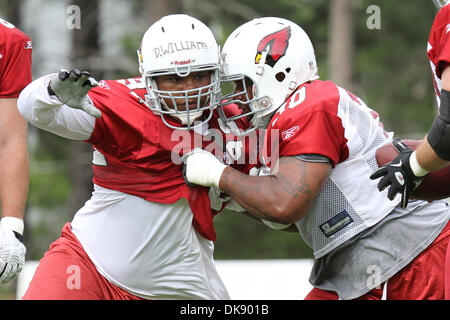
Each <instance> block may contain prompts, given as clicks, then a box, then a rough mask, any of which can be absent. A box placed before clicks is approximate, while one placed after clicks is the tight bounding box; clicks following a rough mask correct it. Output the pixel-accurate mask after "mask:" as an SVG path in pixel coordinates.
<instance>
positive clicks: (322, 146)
mask: <svg viewBox="0 0 450 320" xmlns="http://www.w3.org/2000/svg"><path fill="white" fill-rule="evenodd" d="M296 127H298V128H296ZM291 135H292V136H291ZM345 145H346V139H345V137H344V128H343V126H342V121H341V119H340V118H339V117H338V116H337V115H335V114H333V113H332V112H328V111H326V110H316V111H313V112H309V113H308V114H305V115H303V116H302V117H301V118H300V119H299V124H298V126H293V127H292V128H288V129H286V130H283V131H282V132H280V157H283V156H297V155H301V154H320V155H322V156H325V157H327V158H329V159H330V160H331V163H332V165H333V167H335V166H336V165H337V164H338V163H339V162H340V161H341V159H342V158H343V150H345Z"/></svg>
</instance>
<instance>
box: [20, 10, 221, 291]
mask: <svg viewBox="0 0 450 320" xmlns="http://www.w3.org/2000/svg"><path fill="white" fill-rule="evenodd" d="M138 58H139V67H140V68H139V69H140V71H141V74H142V76H141V77H137V78H131V79H122V80H115V81H100V82H97V81H95V79H93V78H92V77H91V76H90V75H89V73H87V72H80V71H78V70H72V71H64V70H63V71H61V72H60V73H59V74H51V75H47V76H44V77H42V78H40V79H37V80H35V81H34V82H32V84H30V85H29V86H28V87H27V88H26V89H25V90H24V92H23V93H22V94H21V95H20V98H19V110H20V112H21V113H22V114H23V116H24V117H25V118H26V119H28V121H29V122H30V123H32V124H33V125H35V126H37V127H39V128H42V129H44V130H47V131H50V132H53V133H55V134H57V135H60V136H62V137H66V138H69V139H76V140H84V141H87V142H89V143H91V144H92V145H93V147H94V158H93V171H94V178H93V182H94V192H93V194H92V197H91V199H90V200H89V201H87V202H86V204H85V205H84V206H83V207H82V208H81V209H80V210H79V211H78V212H77V213H76V214H75V216H74V218H73V220H72V221H71V222H70V223H68V224H66V225H65V226H64V228H63V230H62V234H61V237H60V238H59V239H57V240H56V241H55V242H54V243H53V244H52V245H51V247H50V249H49V250H48V251H47V252H46V253H45V255H44V257H43V258H42V259H41V260H40V263H39V266H38V268H37V270H36V273H35V275H34V277H33V279H32V280H31V283H30V285H29V287H28V290H27V291H26V293H25V295H24V297H23V299H229V296H228V293H227V290H226V288H225V286H224V284H223V283H222V280H221V279H220V277H219V275H218V273H217V271H216V269H215V266H214V260H213V249H214V241H215V239H216V234H215V231H214V227H213V214H212V210H211V201H210V198H209V195H208V193H209V191H211V190H209V189H208V188H204V187H200V188H199V187H195V188H190V187H188V186H187V185H186V183H185V181H184V179H183V176H182V166H181V159H180V158H181V156H182V155H183V153H184V152H188V151H190V150H192V149H193V147H194V146H198V147H205V148H207V147H210V144H211V143H212V139H210V138H211V136H214V134H215V131H214V130H216V131H217V130H219V119H218V116H217V115H216V114H215V113H214V112H213V111H214V109H215V108H216V106H217V105H218V104H219V103H220V82H219V80H220V79H219V49H218V45H217V42H216V40H215V39H214V36H213V34H212V32H211V31H210V29H209V28H208V27H207V26H206V25H204V24H203V23H202V22H201V21H199V20H197V19H195V18H193V17H190V16H188V15H182V14H177V15H169V16H165V17H163V18H161V19H160V20H159V21H157V22H155V23H154V24H153V25H152V26H151V27H150V28H149V29H148V30H147V31H146V33H145V34H144V36H143V39H142V42H141V46H140V48H139V50H138ZM198 141H200V143H198ZM177 161H179V162H177Z"/></svg>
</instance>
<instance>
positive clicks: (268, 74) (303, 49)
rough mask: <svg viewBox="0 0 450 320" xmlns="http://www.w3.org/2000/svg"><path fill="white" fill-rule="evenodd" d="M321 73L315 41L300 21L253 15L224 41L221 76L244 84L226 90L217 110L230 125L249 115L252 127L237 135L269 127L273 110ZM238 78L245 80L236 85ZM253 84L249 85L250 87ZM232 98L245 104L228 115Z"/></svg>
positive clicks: (233, 100) (225, 80)
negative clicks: (251, 18)
mask: <svg viewBox="0 0 450 320" xmlns="http://www.w3.org/2000/svg"><path fill="white" fill-rule="evenodd" d="M318 78H319V75H318V71H317V63H316V58H315V54H314V48H313V45H312V43H311V40H310V39H309V37H308V35H307V34H306V32H305V31H304V30H303V29H302V28H301V27H300V26H298V25H297V24H295V23H293V22H292V21H289V20H286V19H282V18H276V17H265V18H257V19H253V20H251V21H249V22H247V23H245V24H243V25H242V26H240V27H238V28H237V29H236V30H235V31H233V32H232V33H231V35H230V36H229V37H228V39H227V40H226V41H225V44H224V46H223V49H222V68H221V80H222V82H223V83H226V82H229V81H232V82H234V85H235V86H236V87H237V88H242V90H241V91H239V90H234V91H233V92H230V93H229V94H226V93H225V94H224V96H223V99H224V101H226V102H225V103H223V105H222V107H221V108H220V111H221V112H219V113H220V115H221V117H222V119H223V120H225V123H227V124H229V127H230V129H232V130H233V128H236V126H231V125H230V124H232V122H234V121H235V120H237V119H239V118H242V117H247V119H249V120H250V122H251V127H250V128H249V129H248V130H246V131H244V132H236V134H239V135H243V134H246V133H248V132H250V131H251V130H254V129H256V128H266V127H267V125H268V123H269V122H270V119H271V116H272V115H273V113H274V112H276V110H277V109H278V108H279V107H280V106H281V105H282V104H283V102H284V101H285V100H286V99H287V98H288V97H289V95H290V94H291V93H292V92H293V91H294V90H295V89H296V88H297V87H298V86H300V85H301V84H303V83H305V82H308V81H312V80H315V79H318ZM239 81H242V85H236V83H237V82H239ZM249 86H251V90H247V89H250V88H249ZM248 91H250V92H251V96H249V95H248V94H247V92H248ZM243 95H245V96H246V98H245V99H242V97H243ZM244 100H245V101H244ZM229 103H238V104H241V105H243V104H245V105H246V108H243V109H244V112H243V113H242V114H240V115H238V116H236V115H233V116H232V117H229V118H228V117H227V116H226V112H225V111H224V107H225V106H226V105H227V104H229Z"/></svg>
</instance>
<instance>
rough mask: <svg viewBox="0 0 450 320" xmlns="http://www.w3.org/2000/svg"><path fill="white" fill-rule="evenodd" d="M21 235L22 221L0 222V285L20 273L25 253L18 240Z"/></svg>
mask: <svg viewBox="0 0 450 320" xmlns="http://www.w3.org/2000/svg"><path fill="white" fill-rule="evenodd" d="M22 233H23V220H22V219H19V218H14V217H4V218H2V219H1V220H0V283H7V282H8V281H10V280H11V279H13V278H15V277H16V275H17V274H18V273H19V272H20V271H22V268H23V265H24V263H25V252H26V249H25V246H24V245H23V243H22V241H21V240H19V239H18V238H21V237H22ZM16 234H17V235H16Z"/></svg>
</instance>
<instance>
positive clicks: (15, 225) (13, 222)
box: [0, 217, 24, 235]
mask: <svg viewBox="0 0 450 320" xmlns="http://www.w3.org/2000/svg"><path fill="white" fill-rule="evenodd" d="M0 224H1V226H2V227H5V228H8V229H9V230H12V231H15V232H17V233H19V234H20V235H23V228H24V225H23V220H22V219H20V218H16V217H3V218H2V219H1V220H0Z"/></svg>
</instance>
